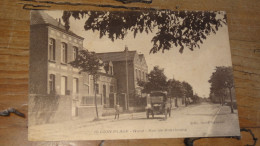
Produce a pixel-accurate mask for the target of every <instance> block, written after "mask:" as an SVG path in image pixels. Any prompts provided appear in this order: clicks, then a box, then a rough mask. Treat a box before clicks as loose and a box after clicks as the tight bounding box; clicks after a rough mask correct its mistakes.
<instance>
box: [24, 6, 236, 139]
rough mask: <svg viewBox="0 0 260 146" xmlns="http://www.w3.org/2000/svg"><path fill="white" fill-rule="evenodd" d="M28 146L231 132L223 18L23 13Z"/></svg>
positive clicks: (198, 14)
mask: <svg viewBox="0 0 260 146" xmlns="http://www.w3.org/2000/svg"><path fill="white" fill-rule="evenodd" d="M29 74H30V79H29V113H28V114H29V123H28V124H29V131H28V138H29V140H31V141H59V140H111V139H149V138H180V137H182V138H183V137H221V136H240V128H239V122H238V111H237V104H236V97H235V90H234V87H235V86H234V81H233V73H232V63H231V53H230V46H229V37H228V27H227V21H226V14H225V12H221V11H212V12H203V11H190V12H189V11H170V10H156V11H155V10H153V11H125V12H122V11H31V23H30V73H29Z"/></svg>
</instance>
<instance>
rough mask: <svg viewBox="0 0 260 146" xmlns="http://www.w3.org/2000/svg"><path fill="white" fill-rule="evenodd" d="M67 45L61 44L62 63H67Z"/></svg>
mask: <svg viewBox="0 0 260 146" xmlns="http://www.w3.org/2000/svg"><path fill="white" fill-rule="evenodd" d="M67 50H68V48H67V44H66V43H61V62H62V63H67V61H68V60H67V59H68V58H67V54H68V53H67Z"/></svg>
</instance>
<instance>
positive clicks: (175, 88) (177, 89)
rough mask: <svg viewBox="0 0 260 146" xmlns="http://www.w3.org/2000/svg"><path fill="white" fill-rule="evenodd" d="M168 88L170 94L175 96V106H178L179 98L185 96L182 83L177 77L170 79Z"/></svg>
mask: <svg viewBox="0 0 260 146" xmlns="http://www.w3.org/2000/svg"><path fill="white" fill-rule="evenodd" d="M168 90H169V91H168V93H169V94H168V95H170V96H172V97H175V107H178V102H177V98H182V97H183V91H182V83H181V82H180V81H178V80H175V79H169V80H168Z"/></svg>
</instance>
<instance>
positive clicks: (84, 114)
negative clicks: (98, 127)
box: [77, 105, 103, 119]
mask: <svg viewBox="0 0 260 146" xmlns="http://www.w3.org/2000/svg"><path fill="white" fill-rule="evenodd" d="M77 111H78V113H77V114H78V117H79V118H82V119H95V118H96V117H97V115H96V107H95V106H78V107H77ZM102 113H103V106H102V105H98V115H99V116H102Z"/></svg>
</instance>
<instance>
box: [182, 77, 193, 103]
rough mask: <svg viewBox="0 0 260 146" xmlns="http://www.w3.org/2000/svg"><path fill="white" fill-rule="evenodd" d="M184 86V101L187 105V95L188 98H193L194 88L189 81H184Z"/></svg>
mask: <svg viewBox="0 0 260 146" xmlns="http://www.w3.org/2000/svg"><path fill="white" fill-rule="evenodd" d="M182 88H183V92H184V96H183V97H184V103H185V106H187V101H186V100H187V97H188V98H193V89H192V86H191V85H190V84H189V83H187V82H185V81H184V82H182Z"/></svg>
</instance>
